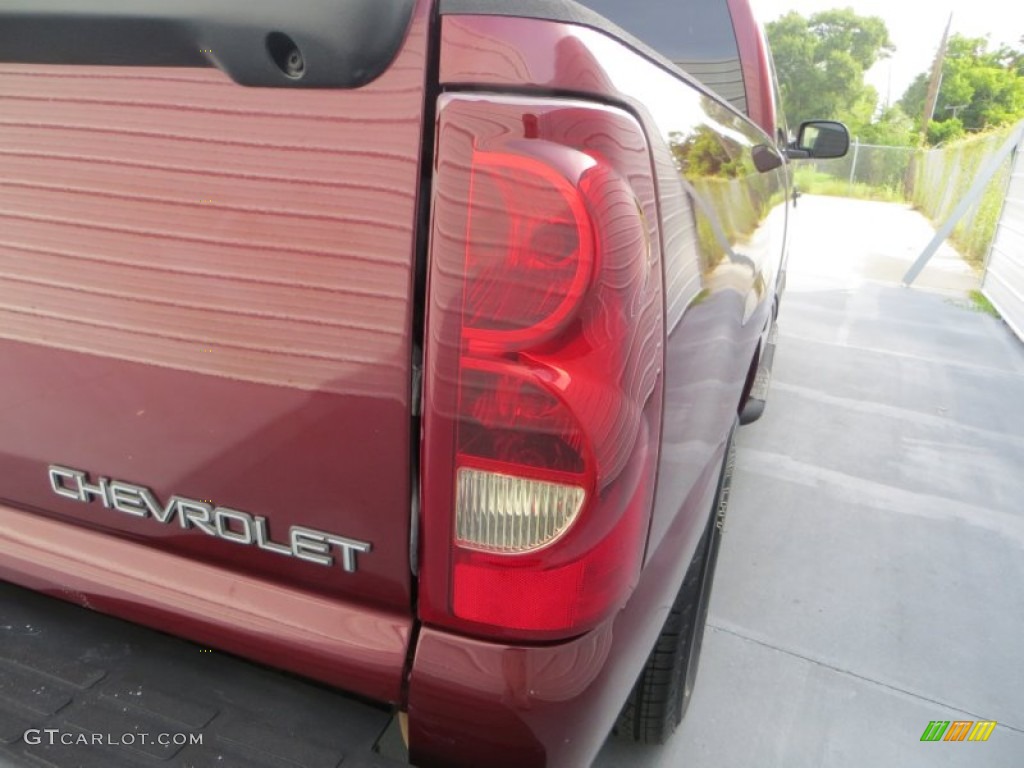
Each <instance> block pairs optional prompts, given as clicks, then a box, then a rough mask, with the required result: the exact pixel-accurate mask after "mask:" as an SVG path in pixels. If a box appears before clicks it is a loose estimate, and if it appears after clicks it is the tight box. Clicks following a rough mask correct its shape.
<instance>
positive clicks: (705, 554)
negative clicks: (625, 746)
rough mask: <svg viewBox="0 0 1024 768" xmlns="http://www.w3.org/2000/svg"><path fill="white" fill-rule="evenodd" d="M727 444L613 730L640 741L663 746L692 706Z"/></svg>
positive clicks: (731, 453) (729, 464) (720, 519)
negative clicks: (686, 558)
mask: <svg viewBox="0 0 1024 768" xmlns="http://www.w3.org/2000/svg"><path fill="white" fill-rule="evenodd" d="M735 434H736V426H735V425H734V426H733V428H732V431H731V432H730V433H729V443H728V446H727V447H726V451H725V460H724V461H723V463H722V471H721V473H720V476H719V482H718V492H717V493H716V494H715V503H714V504H713V505H712V508H711V515H710V516H709V518H708V522H707V524H706V526H705V530H704V534H703V535H702V536H701V539H700V543H699V544H698V545H697V551H696V552H695V553H694V555H693V560H691V561H690V566H689V568H687V571H686V576H685V578H684V579H683V585H682V587H680V589H679V593H678V595H677V596H676V600H675V603H674V604H673V605H672V610H671V612H670V613H669V615H668V619H667V620H666V621H665V626H664V627H663V628H662V630H661V634H660V635H659V636H658V641H657V643H655V645H654V650H653V651H652V652H651V655H650V657H649V658H648V659H647V663H646V664H645V665H644V668H643V670H642V671H641V672H640V677H638V678H637V681H636V685H634V686H633V690H632V692H631V693H630V694H629V699H627V700H626V704H625V706H624V707H623V708H622V712H621V713H620V715H619V720H618V722H617V723H616V725H615V729H614V731H613V732H614V733H615V735H616V736H618V737H619V738H622V739H624V740H627V741H634V742H637V743H640V744H664V743H665V741H666V740H668V737H669V736H671V735H672V734H673V732H675V730H676V728H677V727H678V726H679V723H680V722H682V719H683V715H685V714H686V709H687V707H688V706H689V705H690V698H691V697H692V695H693V686H694V683H695V682H696V679H697V667H698V665H699V662H700V649H701V644H702V642H703V639H704V625H705V623H706V622H707V616H708V604H709V602H710V600H711V587H712V585H713V583H714V580H715V564H716V563H717V561H718V549H719V544H720V543H721V540H722V527H723V526H724V524H725V512H726V509H727V508H728V505H729V489H730V484H731V481H732V470H733V466H734V463H735V446H734V442H733V438H734V436H735Z"/></svg>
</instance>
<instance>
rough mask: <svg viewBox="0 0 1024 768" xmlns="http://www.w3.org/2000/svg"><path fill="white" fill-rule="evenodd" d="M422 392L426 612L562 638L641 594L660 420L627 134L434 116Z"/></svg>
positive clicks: (637, 155)
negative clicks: (633, 593)
mask: <svg viewBox="0 0 1024 768" xmlns="http://www.w3.org/2000/svg"><path fill="white" fill-rule="evenodd" d="M438 120H439V123H438V149H437V168H436V174H435V185H434V199H433V231H432V241H431V253H430V274H429V287H428V311H427V342H426V374H427V375H426V378H425V382H426V383H425V387H424V404H425V407H424V433H423V441H424V450H423V487H422V492H423V494H422V495H423V509H422V513H421V514H422V519H421V530H422V539H421V540H422V553H421V563H422V566H421V573H420V576H421V579H420V585H421V595H420V598H421V599H420V606H421V614H422V617H423V619H424V620H425V621H428V622H431V623H434V624H439V625H444V626H448V627H452V628H455V629H458V630H460V631H465V632H470V633H474V634H478V635H483V636H488V637H499V638H505V639H553V638H558V637H566V636H570V635H573V634H578V633H580V632H583V631H585V630H586V629H588V628H590V627H592V626H594V625H596V624H597V623H598V622H600V621H601V620H602V619H603V618H605V617H606V616H607V615H609V614H610V613H611V612H612V611H614V610H615V609H616V608H617V607H619V606H620V605H621V603H622V601H623V600H624V599H625V597H626V596H627V594H628V592H629V590H630V589H631V588H632V586H633V585H634V584H635V581H636V578H637V575H638V573H639V568H640V564H641V560H642V557H643V548H644V542H645V539H646V532H647V526H648V522H649V512H650V506H651V498H652V494H653V489H654V467H655V466H656V464H657V455H656V452H657V444H658V434H659V429H660V421H661V391H660V382H661V376H660V373H661V369H662V349H663V306H662V290H661V284H662V277H661V259H660V252H659V249H658V233H657V231H656V229H655V228H654V224H655V222H656V221H657V216H656V208H655V199H656V197H655V193H654V184H653V181H652V173H651V167H650V158H649V153H648V148H647V145H646V142H645V139H644V136H643V132H642V130H641V128H640V126H639V125H638V124H637V122H636V121H635V120H634V119H633V118H632V117H630V116H628V115H626V114H625V113H623V112H621V111H620V110H617V109H614V108H611V107H603V106H595V105H587V104H583V103H578V102H568V101H549V102H548V101H545V102H541V103H537V102H533V101H530V102H527V101H525V100H520V99H515V98H510V97H509V98H504V97H482V96H466V95H452V96H444V97H442V99H441V102H440V110H439V118H438Z"/></svg>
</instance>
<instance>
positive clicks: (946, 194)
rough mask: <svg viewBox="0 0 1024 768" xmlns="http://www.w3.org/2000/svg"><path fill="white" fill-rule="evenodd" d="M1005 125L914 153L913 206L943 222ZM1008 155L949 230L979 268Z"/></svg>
mask: <svg viewBox="0 0 1024 768" xmlns="http://www.w3.org/2000/svg"><path fill="white" fill-rule="evenodd" d="M1009 130H1010V129H1007V128H1003V129H1000V130H998V131H995V132H993V133H990V134H987V135H983V136H976V137H972V138H970V139H966V140H964V141H961V142H957V143H956V144H951V145H949V146H947V147H943V148H941V149H937V150H932V151H930V152H926V153H924V154H923V155H921V156H919V158H918V162H917V163H916V164H915V173H914V176H915V181H914V195H913V203H914V206H915V207H916V208H917V209H918V210H920V211H921V212H922V213H924V214H925V215H926V216H928V217H929V218H930V219H931V220H932V221H933V222H935V223H936V225H939V224H941V223H942V222H944V221H945V220H946V219H947V218H948V217H949V215H950V214H951V213H952V212H953V209H954V208H955V207H956V205H957V204H958V203H959V202H960V200H962V199H963V197H964V195H966V194H967V191H968V190H969V189H970V187H971V185H972V184H973V182H974V179H975V176H976V175H977V173H978V171H979V170H980V169H981V168H982V166H983V165H984V164H985V162H986V161H987V160H988V157H989V156H990V155H991V154H992V153H993V152H995V151H996V150H997V149H998V148H999V146H1000V145H1001V144H1002V143H1003V142H1004V141H1005V140H1006V137H1007V136H1008V135H1009ZM1009 173H1010V161H1009V160H1007V162H1006V163H1004V165H1003V168H1002V169H1001V170H1000V172H999V173H997V174H996V176H995V178H994V179H993V180H992V182H991V183H990V184H989V186H988V189H986V190H985V193H984V194H983V195H982V197H981V200H980V201H979V202H978V203H977V204H976V205H975V206H973V208H972V209H971V210H970V211H968V212H967V215H965V216H964V217H963V218H962V219H961V220H960V222H959V224H958V225H957V227H956V229H954V230H953V234H952V235H951V237H950V240H951V241H952V242H953V245H954V246H956V249H957V250H958V251H959V252H960V254H961V255H962V256H963V257H964V259H965V260H966V261H967V262H968V263H969V264H971V266H973V267H975V268H981V267H982V266H983V264H984V262H985V258H986V256H987V255H988V251H989V247H990V246H991V245H992V240H993V239H994V238H995V234H996V228H997V225H998V222H999V214H1000V212H1001V211H1002V208H1003V199H1004V196H1005V192H1006V183H1007V180H1008V179H1009Z"/></svg>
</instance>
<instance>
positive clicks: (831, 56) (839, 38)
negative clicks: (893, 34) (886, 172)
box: [766, 8, 895, 129]
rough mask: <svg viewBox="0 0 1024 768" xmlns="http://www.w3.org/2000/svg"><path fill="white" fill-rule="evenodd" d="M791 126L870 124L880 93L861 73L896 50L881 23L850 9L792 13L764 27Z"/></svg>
mask: <svg viewBox="0 0 1024 768" xmlns="http://www.w3.org/2000/svg"><path fill="white" fill-rule="evenodd" d="M766 29H767V34H768V41H769V43H770V44H771V48H772V54H773V56H774V58H775V67H776V69H777V70H778V73H779V80H780V81H781V83H782V101H783V107H784V109H785V111H786V117H787V119H788V120H789V122H790V123H791V124H794V125H795V124H797V123H799V122H800V121H802V120H811V119H815V118H822V119H827V118H831V119H836V120H844V121H847V122H848V123H850V125H851V128H855V129H856V128H857V127H859V126H861V125H866V124H868V123H870V122H871V118H872V115H873V114H874V112H875V108H876V106H877V104H878V93H877V91H875V89H874V88H872V87H871V86H870V85H867V84H865V82H864V73H865V72H867V71H868V70H869V69H870V68H871V67H872V66H873V65H874V64H875V63H876V62H877V61H879V60H880V59H883V58H885V57H886V56H888V55H889V54H890V53H891V52H892V51H894V50H895V48H894V47H893V44H892V41H891V40H890V39H889V30H888V28H887V27H886V26H885V22H884V21H882V19H880V18H878V17H877V16H858V15H857V14H856V13H854V11H853V9H852V8H843V9H836V10H831V11H822V12H821V13H816V14H814V15H813V16H811V17H810V18H805V17H804V16H802V15H800V14H799V13H796V12H791V13H788V14H786V15H785V16H783V17H782V18H780V19H778V20H777V21H773V22H771V23H770V24H768V26H767V28H766Z"/></svg>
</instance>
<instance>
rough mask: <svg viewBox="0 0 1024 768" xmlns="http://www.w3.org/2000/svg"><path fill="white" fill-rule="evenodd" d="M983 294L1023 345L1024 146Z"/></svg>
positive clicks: (1020, 151) (990, 260)
mask: <svg viewBox="0 0 1024 768" xmlns="http://www.w3.org/2000/svg"><path fill="white" fill-rule="evenodd" d="M982 292H983V293H984V294H985V296H986V297H987V298H988V300H989V301H991V302H992V304H993V305H994V306H995V308H996V309H998V310H999V313H1000V314H1001V315H1002V316H1003V319H1004V320H1006V322H1007V324H1008V325H1009V326H1010V327H1011V328H1013V330H1014V332H1015V333H1016V334H1017V336H1018V337H1020V339H1021V340H1022V341H1024V145H1018V147H1017V155H1016V158H1015V160H1014V165H1013V172H1012V174H1011V176H1010V185H1009V188H1008V189H1007V192H1006V203H1005V204H1004V206H1003V214H1002V217H1001V218H1000V220H999V229H998V230H997V231H996V239H995V241H994V242H993V243H992V251H991V255H990V256H989V262H988V269H987V270H986V273H985V282H984V284H983V285H982Z"/></svg>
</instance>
